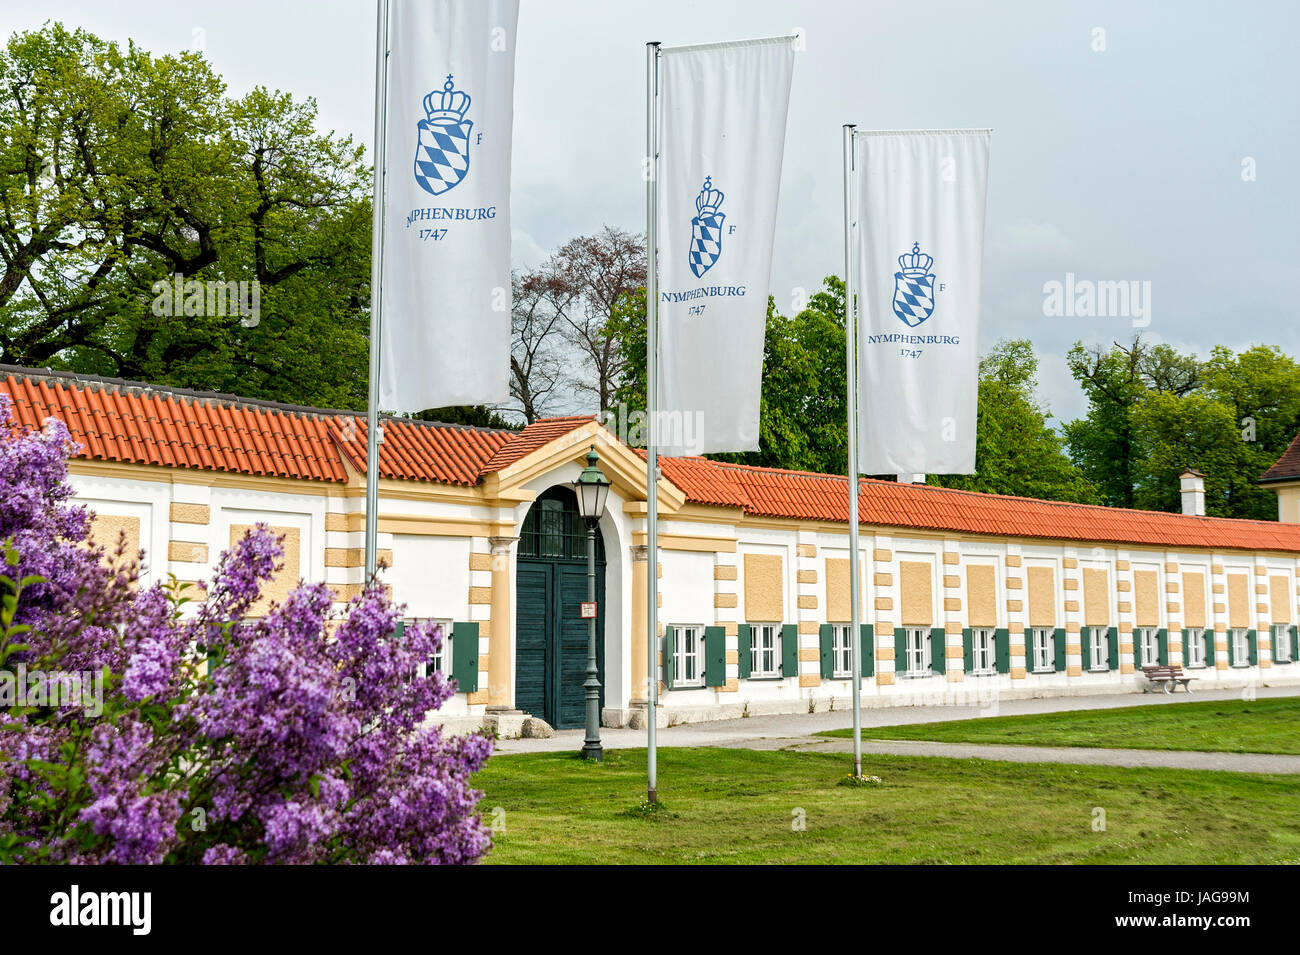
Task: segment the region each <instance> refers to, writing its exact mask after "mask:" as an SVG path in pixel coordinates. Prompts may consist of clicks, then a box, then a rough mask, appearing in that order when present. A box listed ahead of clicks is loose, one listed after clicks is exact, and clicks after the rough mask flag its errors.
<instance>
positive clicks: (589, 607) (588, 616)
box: [582, 600, 596, 620]
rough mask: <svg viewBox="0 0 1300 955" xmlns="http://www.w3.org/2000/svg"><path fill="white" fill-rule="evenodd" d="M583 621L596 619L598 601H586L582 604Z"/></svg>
mask: <svg viewBox="0 0 1300 955" xmlns="http://www.w3.org/2000/svg"><path fill="white" fill-rule="evenodd" d="M582 619H583V620H595V619H596V601H594V600H584V601H583V602H582Z"/></svg>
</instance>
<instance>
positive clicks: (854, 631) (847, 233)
mask: <svg viewBox="0 0 1300 955" xmlns="http://www.w3.org/2000/svg"><path fill="white" fill-rule="evenodd" d="M856 129H857V127H856V126H853V125H846V126H845V127H844V363H845V367H846V369H847V384H848V388H847V391H846V398H847V403H848V408H849V467H848V478H849V645H850V646H851V647H852V653H851V656H852V658H853V775H854V776H855V777H856V776H861V775H862V647H861V644H862V610H861V603H862V578H861V572H860V571H859V554H858V489H859V487H860V482H859V481H858V376H857V364H858V362H857V358H858V339H857V321H856V320H855V319H854V316H853V311H854V297H853V213H854V209H853V184H854V183H853V180H854V168H853V167H854V161H853V160H854V155H853V153H854V149H853V134H854V132H855V131H856ZM872 639H873V640H874V639H875V630H874V629H873V630H872Z"/></svg>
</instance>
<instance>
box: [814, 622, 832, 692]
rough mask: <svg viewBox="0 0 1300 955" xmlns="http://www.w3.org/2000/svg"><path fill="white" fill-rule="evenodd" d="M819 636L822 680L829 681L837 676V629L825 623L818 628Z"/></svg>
mask: <svg viewBox="0 0 1300 955" xmlns="http://www.w3.org/2000/svg"><path fill="white" fill-rule="evenodd" d="M817 636H818V638H819V639H820V640H821V650H822V679H823V680H829V679H831V678H832V677H833V676H835V628H834V627H832V626H831V625H830V624H829V623H824V624H822V625H821V626H820V627H818V628H817Z"/></svg>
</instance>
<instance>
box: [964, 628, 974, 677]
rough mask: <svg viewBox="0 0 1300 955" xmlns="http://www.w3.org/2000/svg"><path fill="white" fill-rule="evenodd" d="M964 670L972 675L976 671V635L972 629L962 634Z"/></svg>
mask: <svg viewBox="0 0 1300 955" xmlns="http://www.w3.org/2000/svg"><path fill="white" fill-rule="evenodd" d="M961 650H962V668H963V669H964V670H965V671H966V672H967V673H970V672H971V671H972V670H974V669H975V633H974V631H973V630H971V628H970V627H966V628H965V629H964V630H962V632H961Z"/></svg>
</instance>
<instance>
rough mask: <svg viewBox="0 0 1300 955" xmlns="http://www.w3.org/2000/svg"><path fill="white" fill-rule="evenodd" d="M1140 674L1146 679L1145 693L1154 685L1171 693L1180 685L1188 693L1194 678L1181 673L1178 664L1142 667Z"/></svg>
mask: <svg viewBox="0 0 1300 955" xmlns="http://www.w3.org/2000/svg"><path fill="white" fill-rule="evenodd" d="M1142 675H1143V676H1145V677H1146V678H1147V681H1148V683H1147V686H1146V689H1145V690H1144V691H1143V692H1146V693H1149V692H1151V690H1152V689H1153V688H1154V687H1156V686H1159V687H1160V688H1161V689H1163V690H1164V691H1165V692H1166V693H1172V692H1174V690H1176V689H1178V687H1179V686H1180V685H1181V686H1182V688H1183V689H1184V690H1186V691H1187V692H1188V693H1191V692H1192V687H1191V682H1192V680H1194V679H1196V678H1195V677H1191V676H1187V674H1185V673H1183V668H1182V667H1180V666H1164V667H1143V668H1142Z"/></svg>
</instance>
